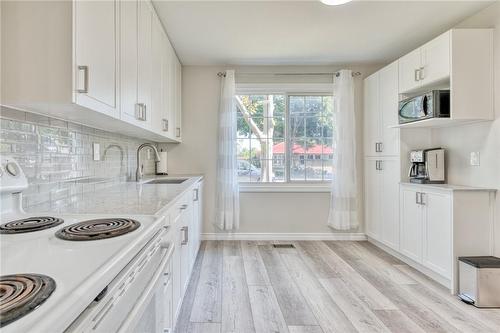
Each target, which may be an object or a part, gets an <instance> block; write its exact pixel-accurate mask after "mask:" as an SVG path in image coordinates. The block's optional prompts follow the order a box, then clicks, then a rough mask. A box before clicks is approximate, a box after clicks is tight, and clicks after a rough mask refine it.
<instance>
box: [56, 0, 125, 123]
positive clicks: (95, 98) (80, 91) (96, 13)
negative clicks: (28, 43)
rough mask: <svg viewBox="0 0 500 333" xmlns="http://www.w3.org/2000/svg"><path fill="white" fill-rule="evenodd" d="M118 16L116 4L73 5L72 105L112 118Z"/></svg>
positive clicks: (115, 97)
mask: <svg viewBox="0 0 500 333" xmlns="http://www.w3.org/2000/svg"><path fill="white" fill-rule="evenodd" d="M118 14H119V13H118V4H117V1H75V2H74V20H75V21H74V29H75V30H74V38H75V39H74V46H75V50H74V68H75V76H74V77H75V88H76V89H75V98H74V102H75V103H76V104H78V105H81V106H84V107H87V108H89V109H92V110H94V111H97V112H100V113H104V114H107V115H109V116H112V117H115V118H119V117H120V110H119V105H118V82H117V77H118V76H117V72H118V52H117V50H118V37H117V36H118V34H117V29H118V23H117V16H118ZM61 29H64V28H61Z"/></svg>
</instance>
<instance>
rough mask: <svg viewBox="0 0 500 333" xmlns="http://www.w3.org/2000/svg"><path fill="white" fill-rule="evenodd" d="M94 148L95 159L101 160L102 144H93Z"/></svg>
mask: <svg viewBox="0 0 500 333" xmlns="http://www.w3.org/2000/svg"><path fill="white" fill-rule="evenodd" d="M92 150H93V151H94V161H100V160H101V146H100V145H99V144H98V143H95V142H94V143H93V144H92Z"/></svg>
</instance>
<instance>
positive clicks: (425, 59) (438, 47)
mask: <svg viewBox="0 0 500 333" xmlns="http://www.w3.org/2000/svg"><path fill="white" fill-rule="evenodd" d="M422 67H423V72H422V81H421V83H422V84H424V85H427V84H431V83H435V82H439V81H443V80H446V79H448V78H449V77H450V32H449V31H448V32H446V33H444V34H442V35H441V36H439V37H437V38H435V39H433V40H431V41H430V42H429V43H427V44H425V45H424V46H423V47H422Z"/></svg>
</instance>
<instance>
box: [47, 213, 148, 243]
mask: <svg viewBox="0 0 500 333" xmlns="http://www.w3.org/2000/svg"><path fill="white" fill-rule="evenodd" d="M140 225H141V224H140V223H139V222H138V221H136V220H132V219H126V218H105V219H96V220H88V221H82V222H79V223H75V224H72V225H69V226H67V227H65V228H62V229H61V230H59V231H58V232H57V233H56V236H57V237H58V238H60V239H64V240H71V241H88V240H98V239H106V238H112V237H117V236H121V235H124V234H127V233H129V232H132V231H134V230H135V229H137V228H139V226H140Z"/></svg>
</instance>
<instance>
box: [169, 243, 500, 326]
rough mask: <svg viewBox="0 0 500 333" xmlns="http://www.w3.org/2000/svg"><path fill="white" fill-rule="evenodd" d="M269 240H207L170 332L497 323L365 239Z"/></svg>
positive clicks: (494, 313) (495, 314)
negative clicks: (288, 246) (275, 245)
mask: <svg viewBox="0 0 500 333" xmlns="http://www.w3.org/2000/svg"><path fill="white" fill-rule="evenodd" d="M272 243H275V244H276V243H285V242H262V241H258V242H256V241H206V242H203V243H202V246H201V249H200V253H199V255H198V257H197V260H196V263H195V266H194V271H193V275H192V278H191V281H190V283H189V287H188V290H187V292H186V296H185V298H184V302H183V304H182V308H181V313H180V315H179V320H178V322H177V329H176V332H177V333H187V332H200V333H212V332H224V333H226V332H235V333H246V332H257V333H260V332H290V333H305V332H307V333H318V332H324V333H327V332H342V333H344V332H397V333H402V332H500V310H498V309H476V308H474V307H472V306H470V305H466V304H464V303H462V302H461V301H459V300H458V299H457V298H456V297H453V296H451V295H450V294H449V292H448V291H447V290H445V288H443V287H441V286H440V285H438V284H437V283H435V282H433V281H432V280H429V279H428V278H426V277H425V276H424V275H422V274H420V273H419V272H417V271H416V270H414V269H412V268H410V267H409V266H408V265H406V264H404V263H403V262H401V261H399V260H398V259H396V258H394V257H393V256H391V255H389V254H387V253H386V252H384V251H382V250H380V249H378V248H377V247H375V246H373V245H371V244H370V243H368V242H346V241H338V242H337V241H323V242H322V241H303V242H296V241H294V242H286V243H292V244H294V245H295V248H292V249H286V248H274V247H273V246H272Z"/></svg>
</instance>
